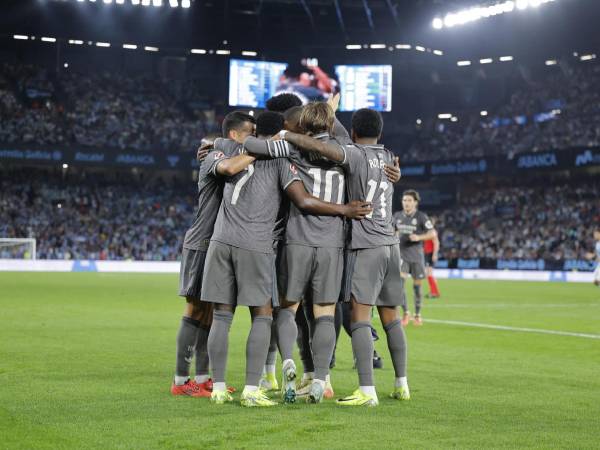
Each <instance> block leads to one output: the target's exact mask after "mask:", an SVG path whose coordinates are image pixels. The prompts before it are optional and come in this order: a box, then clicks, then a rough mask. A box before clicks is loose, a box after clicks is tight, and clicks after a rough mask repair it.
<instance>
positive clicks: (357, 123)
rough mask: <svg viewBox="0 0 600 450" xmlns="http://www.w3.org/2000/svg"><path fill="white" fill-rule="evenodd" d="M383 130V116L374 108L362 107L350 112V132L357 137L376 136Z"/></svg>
mask: <svg viewBox="0 0 600 450" xmlns="http://www.w3.org/2000/svg"><path fill="white" fill-rule="evenodd" d="M382 130H383V117H381V114H380V113H379V112H378V111H375V110H374V109H368V108H362V109H359V110H357V111H355V112H354V114H352V132H353V134H354V135H355V136H356V137H357V138H377V139H379V137H380V136H381V132H382Z"/></svg>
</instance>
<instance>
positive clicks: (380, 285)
mask: <svg viewBox="0 0 600 450" xmlns="http://www.w3.org/2000/svg"><path fill="white" fill-rule="evenodd" d="M382 129H383V119H382V118H381V115H380V114H379V113H378V112H376V111H373V110H369V109H360V110H358V111H356V112H355V113H354V114H353V116H352V140H353V141H354V142H355V144H353V145H347V146H345V147H344V146H339V145H332V144H331V143H325V142H319V141H317V140H315V139H311V138H310V137H307V136H302V135H298V134H292V133H286V134H285V136H284V138H285V139H286V140H287V141H290V142H292V143H293V144H295V145H296V146H298V147H301V148H302V149H303V150H309V151H316V152H319V153H320V154H321V155H322V156H324V157H326V158H328V159H330V160H332V161H337V162H339V163H341V164H342V165H343V166H344V167H345V168H346V171H347V177H346V181H347V192H348V197H349V199H356V198H365V199H367V200H368V201H371V202H372V208H373V212H372V213H371V214H369V215H368V216H367V217H366V218H365V219H364V220H363V221H355V220H353V221H352V222H351V225H352V227H351V231H350V243H349V250H350V255H349V261H348V266H347V271H346V272H347V278H346V280H344V283H345V284H346V289H345V290H344V291H345V293H346V294H347V295H348V296H349V297H350V300H351V302H352V318H351V329H352V349H353V351H354V355H355V357H356V367H357V370H358V375H359V384H360V387H359V389H357V390H356V391H355V392H354V393H353V394H352V395H350V396H348V397H345V398H342V399H340V400H338V404H340V405H343V406H376V405H377V404H378V399H377V393H376V391H375V386H374V381H373V365H372V357H373V340H372V336H371V309H372V307H373V306H377V308H378V311H379V316H380V317H381V321H382V323H383V326H384V329H385V331H386V334H387V342H388V347H389V350H390V354H391V356H392V361H393V364H394V371H395V374H396V381H395V388H394V391H393V392H392V394H391V396H392V397H393V398H395V399H399V400H408V399H409V398H410V394H409V390H408V384H407V378H406V337H405V335H404V330H403V328H402V326H401V323H400V317H399V314H398V308H397V307H398V306H399V305H400V304H401V303H402V297H401V295H399V294H398V293H399V292H401V291H402V289H403V282H402V278H401V277H400V265H401V260H400V249H399V246H398V238H397V237H396V236H395V233H394V227H393V223H392V198H393V184H392V183H391V182H389V181H388V180H387V178H386V175H385V170H384V168H385V166H386V164H387V165H392V164H394V157H393V155H392V153H391V152H390V151H388V150H386V149H385V148H384V147H383V146H382V145H379V144H377V142H378V140H379V137H380V135H381V131H382Z"/></svg>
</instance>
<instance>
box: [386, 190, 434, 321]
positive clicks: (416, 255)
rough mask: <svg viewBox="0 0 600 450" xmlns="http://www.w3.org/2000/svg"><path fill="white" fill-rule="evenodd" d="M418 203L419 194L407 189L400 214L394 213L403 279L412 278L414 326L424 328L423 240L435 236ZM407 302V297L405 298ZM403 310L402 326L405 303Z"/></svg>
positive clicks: (406, 318) (407, 315) (405, 311)
mask: <svg viewBox="0 0 600 450" xmlns="http://www.w3.org/2000/svg"><path fill="white" fill-rule="evenodd" d="M420 201H421V197H420V196H419V193H418V192H417V191H415V190H412V189H411V190H407V191H404V192H403V193H402V211H400V212H397V213H396V214H394V226H395V228H396V232H397V234H398V236H399V237H400V253H401V255H402V277H403V278H404V279H406V278H408V276H409V275H410V276H411V277H412V279H413V293H414V302H415V316H414V318H413V324H414V325H418V326H420V325H423V319H422V318H421V304H422V301H423V293H422V292H421V284H422V283H423V279H424V278H425V255H424V253H423V241H426V240H428V239H433V238H434V237H435V236H436V233H435V229H434V227H433V223H432V222H431V220H430V219H429V217H427V215H426V214H425V213H423V212H421V211H419V210H418V209H417V208H418V205H419V202H420ZM404 298H405V299H406V296H405V297H404ZM402 308H403V309H404V315H403V317H402V325H403V326H406V325H408V322H409V321H410V312H409V310H408V305H407V302H406V300H405V301H404V303H403V305H402Z"/></svg>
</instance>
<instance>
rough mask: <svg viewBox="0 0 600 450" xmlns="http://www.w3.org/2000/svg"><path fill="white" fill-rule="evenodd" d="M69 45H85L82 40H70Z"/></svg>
mask: <svg viewBox="0 0 600 450" xmlns="http://www.w3.org/2000/svg"><path fill="white" fill-rule="evenodd" d="M69 44H71V45H83V41H82V40H80V39H69Z"/></svg>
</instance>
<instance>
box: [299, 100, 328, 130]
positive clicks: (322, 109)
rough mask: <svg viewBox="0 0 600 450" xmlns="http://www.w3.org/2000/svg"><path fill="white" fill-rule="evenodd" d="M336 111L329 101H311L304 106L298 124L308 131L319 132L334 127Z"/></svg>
mask: <svg viewBox="0 0 600 450" xmlns="http://www.w3.org/2000/svg"><path fill="white" fill-rule="evenodd" d="M334 121H335V113H334V112H333V109H332V108H331V106H329V105H328V104H327V103H320V102H314V103H309V104H308V105H306V106H305V107H304V108H302V114H300V122H299V123H298V125H299V126H300V128H301V129H302V130H304V131H305V132H306V133H310V134H319V133H324V132H330V131H331V130H332V129H333V123H334Z"/></svg>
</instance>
